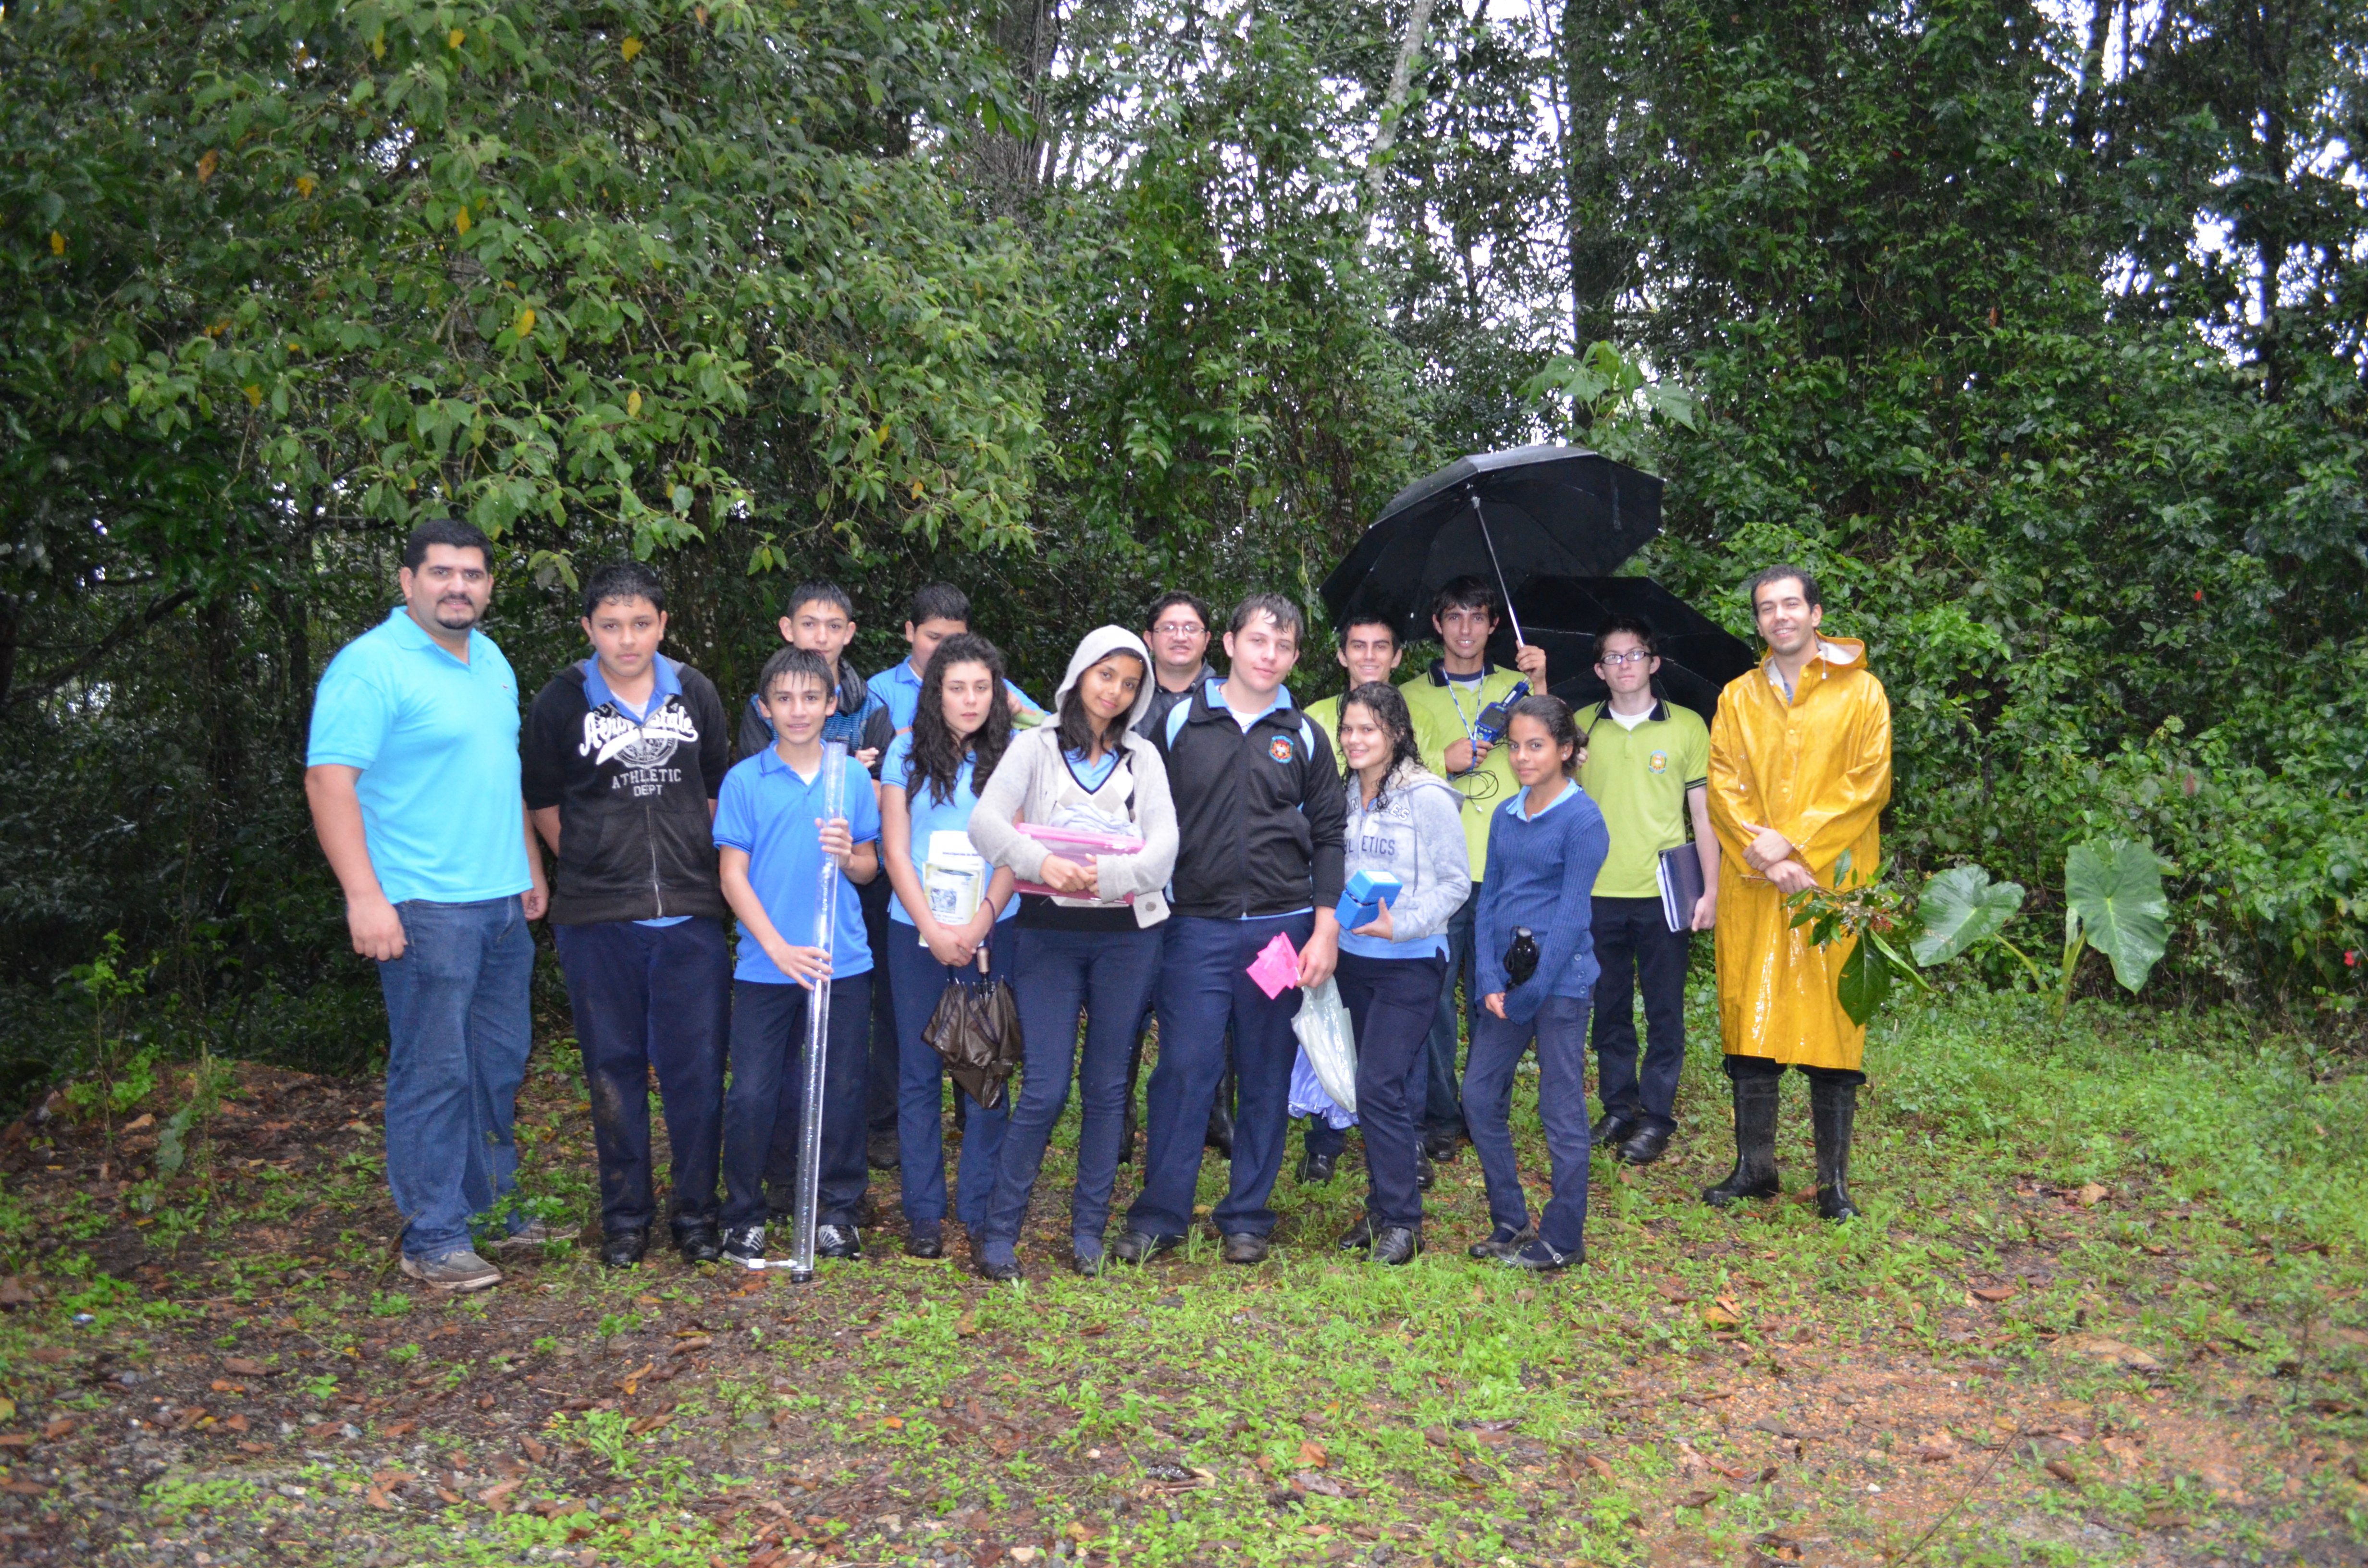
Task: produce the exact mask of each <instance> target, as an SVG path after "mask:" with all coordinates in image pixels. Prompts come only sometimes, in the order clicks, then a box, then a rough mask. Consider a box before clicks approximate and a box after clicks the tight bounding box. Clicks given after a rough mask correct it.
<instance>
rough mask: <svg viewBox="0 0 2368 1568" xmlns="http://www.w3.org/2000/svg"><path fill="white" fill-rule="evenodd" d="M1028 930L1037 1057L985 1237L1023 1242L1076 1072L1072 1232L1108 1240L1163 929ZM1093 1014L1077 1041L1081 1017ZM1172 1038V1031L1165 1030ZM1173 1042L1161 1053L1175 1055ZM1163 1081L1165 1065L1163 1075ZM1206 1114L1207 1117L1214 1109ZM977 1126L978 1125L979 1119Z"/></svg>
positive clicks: (1026, 1018) (1026, 1034)
mask: <svg viewBox="0 0 2368 1568" xmlns="http://www.w3.org/2000/svg"><path fill="white" fill-rule="evenodd" d="M1014 935H1016V936H1017V937H1018V938H1019V941H1018V944H1017V945H1018V948H1019V960H1018V962H1017V964H1016V965H1015V968H1016V971H1017V974H1018V979H1017V980H1016V981H1015V982H1014V989H1015V990H1016V991H1017V992H1018V993H1019V1036H1020V1039H1021V1040H1023V1041H1025V1042H1026V1045H1027V1048H1028V1065H1027V1067H1026V1069H1025V1071H1024V1072H1023V1073H1022V1074H1021V1077H1020V1080H1019V1103H1018V1104H1017V1105H1015V1106H1013V1107H1012V1109H1011V1128H1010V1131H1008V1132H1007V1133H1005V1134H1004V1139H1003V1153H1002V1155H1001V1157H1000V1158H998V1159H997V1160H996V1165H995V1194H994V1196H993V1197H992V1198H991V1199H988V1201H987V1209H986V1229H985V1240H986V1241H987V1242H990V1243H1000V1244H1003V1245H1005V1246H1016V1245H1017V1244H1019V1228H1020V1226H1021V1224H1022V1223H1023V1222H1024V1221H1026V1219H1027V1218H1028V1199H1029V1196H1030V1194H1031V1193H1033V1192H1034V1191H1035V1189H1036V1176H1037V1173H1038V1172H1039V1171H1041V1170H1042V1168H1043V1165H1044V1145H1045V1144H1046V1143H1048V1142H1051V1141H1052V1137H1053V1127H1054V1126H1055V1125H1056V1124H1058V1123H1059V1121H1060V1119H1061V1113H1062V1111H1064V1109H1066V1108H1068V1104H1069V1078H1070V1075H1071V1074H1072V1073H1073V1072H1074V1073H1075V1074H1076V1080H1077V1092H1078V1096H1079V1097H1080V1099H1082V1100H1083V1102H1084V1106H1083V1115H1082V1117H1081V1119H1080V1124H1079V1127H1078V1131H1077V1185H1076V1190H1075V1191H1074V1192H1072V1193H1071V1194H1070V1196H1069V1234H1070V1236H1071V1237H1072V1238H1073V1240H1074V1241H1075V1243H1076V1245H1077V1246H1078V1247H1079V1248H1080V1249H1081V1250H1083V1251H1086V1252H1087V1253H1088V1254H1091V1253H1098V1252H1099V1251H1100V1249H1101V1238H1102V1232H1103V1231H1104V1230H1106V1229H1107V1228H1108V1227H1109V1225H1110V1188H1111V1187H1114V1186H1115V1185H1116V1184H1117V1182H1118V1142H1119V1126H1120V1123H1121V1121H1122V1120H1123V1119H1124V1118H1125V1114H1126V1068H1127V1062H1128V1060H1129V1059H1130V1058H1131V1057H1132V1055H1133V1051H1134V1033H1135V1023H1136V1020H1138V1019H1139V1018H1141V1017H1143V1009H1144V1003H1145V1002H1146V1001H1148V1000H1149V999H1150V996H1151V993H1152V989H1153V987H1154V986H1155V985H1156V983H1158V980H1159V958H1160V949H1161V946H1162V940H1161V937H1160V932H1159V928H1158V927H1157V926H1154V927H1152V928H1151V929H1150V930H1147V931H1040V930H1022V931H1019V932H1016V933H1014ZM1080 1013H1082V1014H1084V1015H1085V1019H1086V1042H1085V1050H1084V1052H1083V1053H1082V1055H1080V1053H1079V1051H1078V1050H1077V1016H1078V1015H1079V1014H1080ZM1162 1039H1163V1040H1164V1039H1165V1036H1164V1035H1163V1037H1162ZM1166 1049H1167V1048H1166V1046H1165V1045H1164V1044H1163V1045H1162V1047H1161V1053H1162V1055H1163V1056H1164V1055H1165V1054H1166ZM1157 1082H1158V1079H1157V1076H1156V1073H1155V1074H1154V1077H1153V1083H1154V1084H1155V1085H1156V1083H1157ZM1201 1119H1202V1121H1203V1122H1204V1123H1205V1122H1206V1120H1207V1116H1206V1114H1205V1113H1204V1114H1203V1116H1202V1118H1201ZM972 1125H973V1126H975V1125H977V1124H976V1122H975V1121H973V1123H972Z"/></svg>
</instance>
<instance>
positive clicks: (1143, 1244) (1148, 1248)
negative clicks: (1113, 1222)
mask: <svg viewBox="0 0 2368 1568" xmlns="http://www.w3.org/2000/svg"><path fill="white" fill-rule="evenodd" d="M1183 1244H1184V1238H1183V1237H1182V1236H1155V1235H1153V1234H1151V1233H1149V1232H1148V1231H1128V1232H1126V1233H1123V1234H1122V1235H1121V1236H1120V1237H1119V1239H1118V1240H1116V1241H1114V1242H1112V1243H1111V1244H1110V1256H1112V1257H1114V1258H1116V1259H1118V1260H1119V1261H1120V1262H1121V1263H1149V1262H1150V1261H1151V1260H1152V1259H1153V1258H1155V1257H1157V1256H1160V1255H1161V1254H1163V1253H1171V1252H1174V1251H1175V1250H1176V1249H1177V1248H1178V1247H1180V1246H1182V1245H1183Z"/></svg>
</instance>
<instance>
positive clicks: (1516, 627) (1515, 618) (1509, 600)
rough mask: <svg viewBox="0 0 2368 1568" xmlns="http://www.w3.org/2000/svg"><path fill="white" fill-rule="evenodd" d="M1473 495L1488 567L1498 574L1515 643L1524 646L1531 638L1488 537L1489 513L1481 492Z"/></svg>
mask: <svg viewBox="0 0 2368 1568" xmlns="http://www.w3.org/2000/svg"><path fill="white" fill-rule="evenodd" d="M1466 494H1469V495H1470V496H1471V497H1472V520H1473V521H1474V522H1475V523H1478V524H1479V525H1480V542H1481V543H1482V544H1484V545H1486V546H1487V548H1488V569H1489V570H1490V571H1492V572H1494V573H1496V574H1497V592H1498V593H1499V594H1502V595H1503V596H1504V597H1505V619H1507V620H1509V621H1511V622H1512V623H1513V645H1514V646H1515V647H1520V646H1522V645H1523V644H1525V643H1527V642H1529V639H1528V638H1526V637H1524V636H1522V635H1521V618H1520V616H1519V615H1517V614H1515V613H1514V610H1513V590H1512V589H1510V588H1508V587H1507V586H1506V585H1505V568H1504V566H1503V565H1502V563H1500V562H1498V561H1497V541H1496V540H1493V539H1491V538H1489V537H1488V514H1487V513H1486V512H1484V511H1482V510H1481V509H1480V493H1479V492H1478V491H1476V490H1475V491H1469V492H1466Z"/></svg>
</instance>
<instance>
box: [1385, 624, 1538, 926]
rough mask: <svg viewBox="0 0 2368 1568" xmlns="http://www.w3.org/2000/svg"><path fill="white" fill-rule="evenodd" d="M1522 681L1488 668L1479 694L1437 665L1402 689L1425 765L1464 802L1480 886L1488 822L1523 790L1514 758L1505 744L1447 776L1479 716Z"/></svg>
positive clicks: (1466, 835)
mask: <svg viewBox="0 0 2368 1568" xmlns="http://www.w3.org/2000/svg"><path fill="white" fill-rule="evenodd" d="M1521 678H1522V676H1521V672H1520V671H1519V670H1513V669H1507V668H1505V667H1503V666H1502V665H1482V666H1481V678H1480V683H1479V686H1478V688H1477V689H1474V687H1470V686H1468V685H1465V684H1463V683H1461V682H1459V683H1457V684H1456V685H1454V686H1450V685H1449V684H1448V681H1447V669H1446V665H1445V662H1444V661H1442V660H1439V659H1433V660H1432V661H1431V662H1430V668H1429V669H1428V670H1425V671H1423V672H1421V673H1419V674H1417V675H1414V676H1408V677H1407V678H1406V680H1404V681H1401V682H1400V683H1399V684H1398V695H1400V696H1401V697H1404V698H1405V699H1406V715H1407V717H1409V718H1411V719H1412V720H1413V721H1414V744H1415V749H1416V750H1417V751H1418V752H1420V753H1421V754H1422V765H1423V766H1424V767H1428V768H1429V769H1430V770H1431V771H1432V772H1433V773H1436V774H1438V775H1439V776H1440V778H1444V779H1446V780H1447V781H1448V783H1449V784H1451V785H1452V786H1453V787H1454V789H1455V792H1456V793H1457V794H1459V795H1462V796H1463V849H1464V853H1465V855H1466V856H1467V857H1469V858H1470V862H1471V866H1472V881H1473V882H1474V885H1475V886H1476V885H1477V884H1478V883H1479V882H1480V881H1481V880H1482V879H1483V878H1484V877H1486V875H1487V870H1488V818H1489V817H1490V815H1492V814H1493V813H1494V812H1496V811H1497V808H1498V807H1500V806H1502V805H1503V804H1504V803H1505V802H1506V801H1509V800H1511V799H1512V798H1513V796H1514V794H1515V793H1516V792H1517V791H1518V790H1520V785H1519V784H1517V783H1515V782H1514V781H1513V756H1512V753H1510V752H1508V751H1507V750H1506V749H1505V748H1504V746H1503V745H1502V744H1498V745H1496V746H1492V747H1491V748H1489V752H1488V756H1487V757H1486V760H1484V761H1483V762H1482V763H1481V764H1480V766H1479V767H1475V768H1473V769H1472V770H1471V771H1469V772H1467V773H1452V774H1451V773H1450V772H1448V771H1447V748H1448V747H1449V746H1451V745H1453V744H1455V743H1456V742H1457V741H1468V740H1470V739H1471V738H1472V726H1473V723H1474V721H1476V720H1477V719H1478V718H1479V717H1480V710H1482V709H1484V708H1486V707H1487V706H1488V704H1490V703H1491V702H1494V701H1496V700H1497V699H1499V698H1502V697H1508V696H1510V695H1511V693H1512V690H1513V683H1514V682H1516V681H1518V680H1520V679H1521Z"/></svg>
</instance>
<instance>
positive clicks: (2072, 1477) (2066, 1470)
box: [2047, 1460, 2080, 1486]
mask: <svg viewBox="0 0 2368 1568" xmlns="http://www.w3.org/2000/svg"><path fill="white" fill-rule="evenodd" d="M2047 1473H2048V1474H2050V1475H2052V1476H2054V1477H2055V1479H2056V1480H2058V1481H2068V1482H2070V1483H2072V1484H2073V1485H2075V1486H2078V1485H2079V1484H2080V1472H2079V1471H2076V1470H2074V1469H2073V1468H2072V1467H2071V1466H2070V1465H2068V1464H2066V1463H2065V1462H2064V1461H2063V1460H2048V1461H2047Z"/></svg>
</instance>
